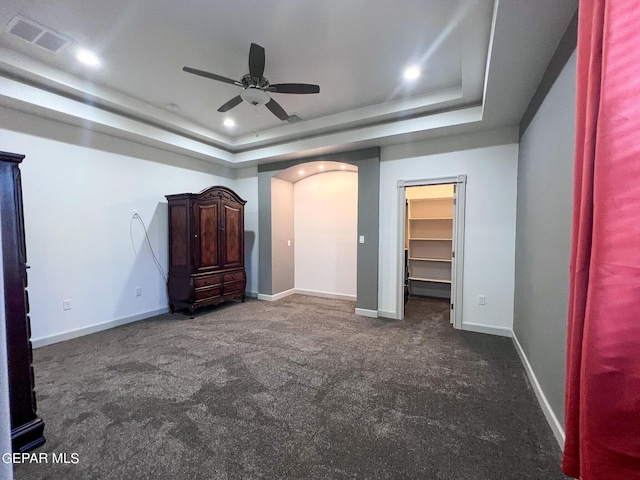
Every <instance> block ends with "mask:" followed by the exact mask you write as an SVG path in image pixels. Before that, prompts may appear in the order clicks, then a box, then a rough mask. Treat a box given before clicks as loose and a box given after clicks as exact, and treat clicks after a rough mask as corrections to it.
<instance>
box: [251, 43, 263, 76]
mask: <svg viewBox="0 0 640 480" xmlns="http://www.w3.org/2000/svg"><path fill="white" fill-rule="evenodd" d="M263 73H264V48H262V47H261V46H260V45H258V44H257V43H252V44H251V48H250V49H249V75H251V76H252V77H253V78H257V79H258V80H260V79H261V78H262V74H263Z"/></svg>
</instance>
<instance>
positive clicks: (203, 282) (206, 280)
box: [193, 275, 222, 288]
mask: <svg viewBox="0 0 640 480" xmlns="http://www.w3.org/2000/svg"><path fill="white" fill-rule="evenodd" d="M193 283H194V285H195V287H196V288H200V287H209V286H211V285H220V284H221V283H222V281H221V276H220V275H209V276H207V277H196V278H194V281H193Z"/></svg>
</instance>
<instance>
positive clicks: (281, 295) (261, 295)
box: [258, 288, 296, 302]
mask: <svg viewBox="0 0 640 480" xmlns="http://www.w3.org/2000/svg"><path fill="white" fill-rule="evenodd" d="M294 293H296V289H295V288H290V289H289V290H285V291H284V292H280V293H276V294H275V295H267V294H264V293H259V294H258V300H265V301H267V302H275V301H276V300H280V299H281V298H284V297H288V296H289V295H293V294H294Z"/></svg>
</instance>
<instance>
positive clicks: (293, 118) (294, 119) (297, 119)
mask: <svg viewBox="0 0 640 480" xmlns="http://www.w3.org/2000/svg"><path fill="white" fill-rule="evenodd" d="M302 120H303V118H302V117H301V116H300V115H298V114H297V113H292V114H291V115H289V118H287V122H289V123H298V122H301V121H302Z"/></svg>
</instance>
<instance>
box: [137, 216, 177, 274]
mask: <svg viewBox="0 0 640 480" xmlns="http://www.w3.org/2000/svg"><path fill="white" fill-rule="evenodd" d="M134 220H138V221H139V222H140V224H141V225H142V228H143V230H144V236H145V238H146V239H147V246H148V247H149V251H150V252H151V256H152V257H153V261H154V263H155V264H156V267H157V268H158V271H159V272H160V275H161V276H162V279H163V280H164V283H165V285H167V283H168V280H167V274H166V273H165V272H164V269H163V268H162V265H161V264H160V261H159V260H158V257H157V256H156V254H155V252H154V251H153V247H152V246H151V240H149V234H148V233H147V226H146V225H145V224H144V221H143V220H142V217H141V216H140V215H138V214H137V213H134V214H133V216H132V217H131V221H130V222H129V237H130V238H131V246H132V247H133V252H134V253H136V254H137V253H138V252H137V251H136V245H135V243H134V242H133V221H134Z"/></svg>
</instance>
